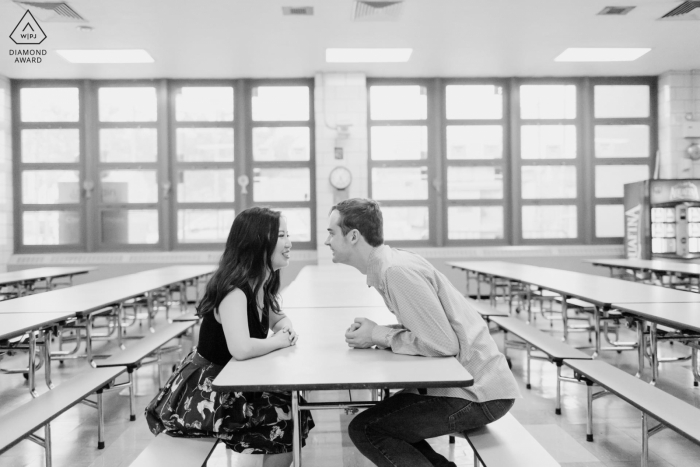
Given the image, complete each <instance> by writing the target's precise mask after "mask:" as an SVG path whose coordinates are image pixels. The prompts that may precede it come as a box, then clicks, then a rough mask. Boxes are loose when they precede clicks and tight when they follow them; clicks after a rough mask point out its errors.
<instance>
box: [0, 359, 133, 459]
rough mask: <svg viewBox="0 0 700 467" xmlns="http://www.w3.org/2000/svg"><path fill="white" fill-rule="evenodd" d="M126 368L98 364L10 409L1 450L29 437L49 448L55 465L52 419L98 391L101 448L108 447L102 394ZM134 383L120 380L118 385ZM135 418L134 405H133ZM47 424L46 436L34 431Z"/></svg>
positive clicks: (0, 436)
mask: <svg viewBox="0 0 700 467" xmlns="http://www.w3.org/2000/svg"><path fill="white" fill-rule="evenodd" d="M125 371H126V368H98V369H90V370H87V371H84V372H82V373H80V374H78V375H77V376H75V377H73V378H71V379H70V380H68V381H65V382H63V383H61V384H60V385H58V386H57V387H56V388H55V389H52V390H50V391H48V392H46V393H44V394H41V395H40V396H38V397H36V398H35V399H32V400H30V401H29V402H27V403H26V404H23V405H21V406H19V407H17V408H16V409H14V410H12V411H11V412H10V413H8V414H5V415H3V416H2V423H1V424H0V453H2V452H5V451H6V450H8V449H10V448H11V447H13V446H14V445H15V444H17V443H19V442H20V441H22V440H23V439H25V438H29V439H31V440H32V441H35V442H37V444H40V445H41V446H44V447H45V449H46V465H47V466H50V465H51V429H50V422H51V421H52V420H54V419H55V418H56V417H58V416H59V415H61V414H62V413H63V412H65V411H66V410H68V409H70V408H71V407H73V406H74V405H76V404H78V403H79V402H81V401H83V400H85V399H86V398H87V397H88V396H90V395H91V394H94V393H97V399H98V400H97V403H91V404H88V405H91V406H93V407H96V408H97V410H98V419H99V420H98V448H102V447H104V441H103V440H102V437H103V432H104V421H103V419H102V416H103V410H102V394H101V392H102V391H103V390H105V389H106V388H108V387H109V386H110V384H111V383H112V382H113V381H114V380H115V379H116V378H117V377H118V376H119V375H121V374H122V373H124V372H125ZM127 385H128V386H130V382H129V383H127V384H120V385H119V386H118V387H123V386H127ZM131 413H132V420H133V406H132V408H131ZM42 426H43V427H44V428H45V437H44V438H39V437H37V436H34V435H33V433H34V432H35V431H37V430H38V429H39V428H41V427H42Z"/></svg>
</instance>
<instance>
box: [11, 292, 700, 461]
mask: <svg viewBox="0 0 700 467" xmlns="http://www.w3.org/2000/svg"><path fill="white" fill-rule="evenodd" d="M500 306H502V305H500ZM331 312H332V311H329V313H331ZM289 314H290V316H291V317H292V319H293V316H294V315H293V312H292V313H289ZM520 318H521V319H522V318H524V317H523V316H520ZM163 321H164V313H160V314H159V316H158V319H157V321H156V323H158V322H160V323H162V322H163ZM535 324H536V325H537V326H538V327H539V328H541V329H543V330H549V322H547V321H546V320H545V319H543V318H541V317H538V319H537V320H536V323H535ZM145 329H146V327H145V324H144V325H143V326H142V327H141V328H140V330H141V331H140V332H144V330H145ZM554 329H555V330H556V329H561V323H560V322H555V323H554ZM128 332H129V334H138V332H139V331H138V330H135V329H134V328H130V329H129V331H128ZM554 334H555V335H557V336H560V335H561V333H559V332H556V331H555V332H554ZM494 337H495V339H496V341H497V342H498V344H499V346H501V345H502V334H496V335H495V336H494ZM338 338H339V339H342V338H343V337H342V336H338ZM633 338H634V335H633V333H632V332H631V331H630V330H627V329H625V328H623V329H622V332H621V339H622V340H632V339H633ZM570 342H571V343H572V344H573V345H581V346H582V345H586V344H587V335H585V334H582V333H577V334H572V335H571V337H570ZM128 343H129V341H126V344H127V345H128ZM66 345H67V348H69V347H68V346H69V345H70V343H69V344H66ZM185 345H186V346H189V345H190V344H189V340H185ZM115 347H116V346H115V344H114V343H112V342H110V341H107V342H98V343H97V344H96V348H97V349H98V351H100V350H101V351H103V352H109V351H114V348H115ZM661 349H662V355H664V356H670V355H683V354H688V353H689V352H688V348H687V347H685V346H683V345H679V344H677V345H675V346H670V345H668V344H662V345H661ZM176 355H177V354H173V355H172V356H171V357H170V358H171V359H172V360H173V361H174V360H175V359H176V358H177V357H176ZM509 355H510V356H511V358H512V359H513V372H514V374H515V378H516V380H517V381H518V383H519V385H520V388H521V392H522V394H523V398H522V399H519V400H517V401H516V404H515V407H514V408H513V410H512V413H513V414H514V415H515V417H516V418H517V419H518V420H519V421H520V423H522V424H523V425H524V426H525V427H526V428H527V430H528V431H530V433H532V435H533V436H534V437H535V438H536V439H537V440H538V441H539V442H540V444H542V445H543V446H544V447H545V449H546V450H547V451H549V452H550V453H551V454H552V456H554V458H555V459H556V460H557V461H559V462H560V463H561V465H562V466H564V467H603V466H606V467H632V466H639V465H640V454H641V428H640V427H641V420H640V418H641V417H640V413H639V412H638V411H637V410H635V409H634V408H632V407H631V406H630V405H628V404H627V403H625V402H623V401H621V400H620V399H618V398H616V397H614V396H609V397H604V398H602V399H598V400H597V401H595V402H594V414H595V416H594V436H595V442H593V443H589V442H586V440H585V430H586V399H585V386H582V385H576V384H571V383H564V384H563V385H562V388H563V389H562V394H563V397H562V415H559V416H558V415H555V414H554V397H555V390H556V389H555V381H556V376H555V375H556V373H555V369H556V367H555V366H554V365H553V364H550V363H548V362H546V361H542V360H533V362H532V389H531V390H526V389H525V383H524V371H525V353H524V352H523V351H518V350H510V351H509ZM166 358H167V357H166ZM602 358H603V359H604V360H605V361H607V362H609V363H611V364H614V365H616V366H619V367H621V368H623V369H625V370H626V371H627V372H629V373H635V371H636V363H635V362H636V353H634V352H623V353H621V354H618V353H616V352H604V353H603V355H602ZM24 362H26V356H25V354H21V355H16V356H13V357H6V358H4V359H3V360H2V361H1V362H0V365H1V366H2V368H11V367H18V366H20V365H21V363H24ZM170 366H171V365H165V367H170ZM52 368H53V374H54V382H55V383H56V384H60V382H61V381H62V380H66V379H68V378H70V377H71V376H73V375H74V374H76V373H78V372H80V371H83V370H85V369H86V368H87V363H86V362H85V360H66V361H65V363H64V364H63V365H62V366H59V363H58V362H55V361H54V362H53V367H52ZM648 373H649V370H648V368H647V373H646V376H647V377H648ZM137 375H138V392H139V394H140V395H139V396H138V397H137V398H136V401H137V403H136V404H137V406H136V414H137V419H136V421H135V422H129V421H128V419H129V415H128V398H127V397H125V396H122V395H119V394H118V393H117V392H116V391H113V392H110V393H108V394H107V395H106V396H105V402H106V404H105V423H106V429H105V434H106V437H105V439H106V448H105V449H104V450H98V449H97V448H96V445H97V421H96V420H97V412H96V411H95V410H94V409H92V408H90V407H87V406H85V405H82V404H79V405H77V406H75V407H74V408H72V409H70V410H68V411H67V412H66V413H64V414H63V415H61V416H60V417H58V418H57V419H56V420H55V421H54V422H53V423H52V435H53V446H54V447H53V465H54V466H56V467H64V466H71V467H88V466H90V467H126V466H128V465H129V464H130V463H131V461H132V460H133V459H134V458H136V456H138V454H139V453H140V452H141V451H142V450H143V449H144V448H145V447H146V445H147V444H148V443H149V442H150V441H151V439H152V437H153V435H152V434H151V433H150V432H149V431H148V428H147V426H146V423H145V421H144V418H143V409H144V407H145V406H146V405H147V404H148V402H149V401H150V400H151V399H152V398H153V396H154V395H155V394H156V391H157V379H156V367H155V366H154V365H151V366H147V367H143V368H141V369H140V370H139V371H138V372H137ZM37 376H38V378H37V379H38V384H37V386H38V390H39V392H40V393H41V392H44V391H46V390H47V389H46V385H45V384H44V382H43V369H42V370H40V371H39V372H38V375H37ZM164 377H165V375H164ZM658 386H659V387H660V388H662V389H664V390H665V391H667V392H669V393H671V394H673V395H675V396H676V397H678V398H681V399H683V400H685V401H686V402H688V403H690V404H692V405H695V406H696V407H700V389H699V388H694V387H693V383H692V374H691V370H690V363H689V361H685V362H681V363H664V364H662V365H661V372H660V381H659V383H658ZM346 396H347V391H324V392H312V393H311V400H313V401H322V400H334V399H337V398H345V397H346ZM366 397H367V394H366V393H365V394H362V392H361V391H353V399H355V400H358V399H365V398H366ZM29 399H30V396H29V393H28V391H27V384H26V381H25V380H24V378H23V377H22V375H20V374H10V375H7V374H4V375H0V423H2V414H4V413H7V412H9V411H10V410H12V409H13V408H14V407H17V406H19V405H21V404H23V403H25V402H27V401H28V400H29ZM351 418H352V415H347V414H345V413H344V412H343V411H335V410H326V411H316V412H314V419H315V421H316V428H315V429H314V430H312V431H311V434H310V437H309V440H308V441H307V446H306V447H305V448H304V451H303V465H304V467H334V466H344V467H355V466H357V467H362V466H368V467H369V466H371V464H370V463H369V462H368V461H366V460H365V459H364V458H363V456H362V455H360V454H359V452H358V451H357V450H356V449H355V448H354V447H353V445H352V442H351V441H350V439H349V437H348V434H347V425H348V423H349V422H350V420H351ZM699 423H700V421H699ZM431 443H432V444H433V446H434V447H435V449H436V450H437V451H439V452H441V453H443V454H444V455H445V456H447V457H448V458H449V459H451V460H453V461H454V462H455V463H456V464H457V465H458V466H471V465H473V456H472V452H471V449H470V448H469V445H468V444H467V443H466V441H464V440H463V439H457V444H456V445H450V444H448V440H447V437H442V438H436V439H434V440H431ZM523 456H527V453H523ZM43 465H44V460H43V450H42V448H40V447H39V446H37V445H35V444H34V443H32V442H29V441H26V440H25V441H22V442H21V443H20V444H18V445H17V446H15V447H13V448H12V449H10V450H9V451H7V452H6V453H4V454H2V455H0V467H22V466H32V467H38V466H43ZM207 465H208V466H209V467H224V466H245V467H253V466H260V465H262V459H261V458H260V456H245V455H238V454H232V453H231V451H227V450H225V449H219V448H217V450H216V451H215V453H214V455H213V456H212V458H211V459H210V461H209V463H208V464H207ZM649 466H650V467H692V466H700V446H697V445H695V444H693V443H691V442H690V441H687V440H686V439H685V438H683V437H682V436H680V435H678V434H677V433H675V432H674V431H672V430H664V431H662V432H660V433H659V434H657V435H655V436H654V437H652V438H651V441H650V463H649ZM514 467H517V466H514Z"/></svg>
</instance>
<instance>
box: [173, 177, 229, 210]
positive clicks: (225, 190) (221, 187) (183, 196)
mask: <svg viewBox="0 0 700 467" xmlns="http://www.w3.org/2000/svg"><path fill="white" fill-rule="evenodd" d="M233 180H234V176H233V169H213V170H180V171H179V173H178V181H177V201H178V202H180V203H207V202H209V203H216V202H221V203H223V202H233V197H234V184H233Z"/></svg>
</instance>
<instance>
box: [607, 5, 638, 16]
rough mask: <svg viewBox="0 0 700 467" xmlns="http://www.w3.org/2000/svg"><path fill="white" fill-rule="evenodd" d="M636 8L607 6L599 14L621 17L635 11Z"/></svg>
mask: <svg viewBox="0 0 700 467" xmlns="http://www.w3.org/2000/svg"><path fill="white" fill-rule="evenodd" d="M634 8H635V7H633V6H606V7H605V8H603V9H602V10H601V11H600V13H598V14H599V15H605V16H620V15H626V14H627V13H629V12H630V11H632V10H634Z"/></svg>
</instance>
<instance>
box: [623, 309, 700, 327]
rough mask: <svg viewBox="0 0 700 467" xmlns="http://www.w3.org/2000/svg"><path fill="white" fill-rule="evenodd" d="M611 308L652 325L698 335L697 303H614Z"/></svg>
mask: <svg viewBox="0 0 700 467" xmlns="http://www.w3.org/2000/svg"><path fill="white" fill-rule="evenodd" d="M613 307H614V308H616V309H618V310H621V311H622V312H623V313H626V314H630V315H633V316H635V317H637V318H641V319H644V320H647V321H651V322H652V323H657V324H663V325H664V326H668V327H670V328H673V329H677V330H680V331H690V332H692V333H696V334H697V333H700V305H698V304H697V303H620V304H617V303H615V304H613Z"/></svg>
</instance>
